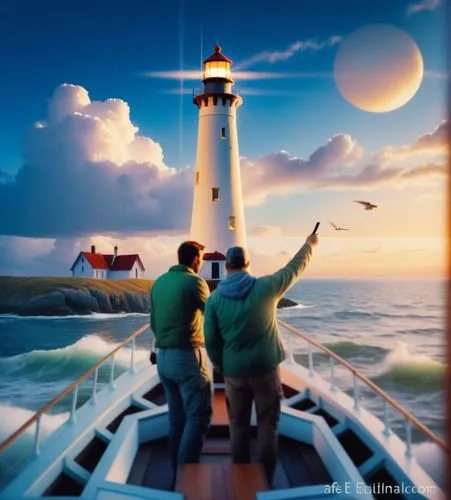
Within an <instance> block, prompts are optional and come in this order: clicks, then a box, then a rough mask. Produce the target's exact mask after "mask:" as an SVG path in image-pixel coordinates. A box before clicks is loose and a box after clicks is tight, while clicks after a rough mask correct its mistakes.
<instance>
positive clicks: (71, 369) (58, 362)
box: [0, 335, 149, 382]
mask: <svg viewBox="0 0 451 500" xmlns="http://www.w3.org/2000/svg"><path fill="white" fill-rule="evenodd" d="M118 345H119V344H118V343H108V342H106V341H105V340H104V339H102V338H100V337H98V336H97V335H88V336H85V337H83V338H81V339H80V340H78V341H77V342H75V343H74V344H72V345H69V346H67V347H62V348H60V349H52V350H48V351H46V350H35V351H31V352H28V353H25V354H19V355H16V356H11V357H9V358H0V375H1V376H2V377H8V378H12V377H14V378H17V377H26V378H28V379H32V380H33V381H35V382H38V381H52V380H55V381H58V380H61V379H65V380H68V379H73V378H75V377H76V376H78V375H81V374H82V373H84V372H85V371H87V370H88V369H89V368H91V366H93V365H94V364H95V363H97V362H98V361H99V360H100V359H102V358H103V357H104V356H106V355H107V354H109V353H110V352H111V351H113V350H114V349H115V348H116V347H117V346H118ZM130 355H131V349H130V347H125V348H124V349H122V350H121V351H119V352H118V353H117V354H116V355H115V364H116V366H117V367H118V372H119V371H120V370H121V369H122V371H123V370H124V369H125V368H126V367H127V366H128V364H129V363H130ZM148 355H149V353H148V350H144V349H137V350H136V351H135V361H136V362H138V363H139V362H141V361H144V360H145V359H147V357H148Z"/></svg>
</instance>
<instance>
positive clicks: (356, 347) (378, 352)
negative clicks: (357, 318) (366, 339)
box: [324, 340, 387, 361]
mask: <svg viewBox="0 0 451 500" xmlns="http://www.w3.org/2000/svg"><path fill="white" fill-rule="evenodd" d="M324 347H327V348H328V349H330V350H331V351H332V352H334V353H335V354H338V356H340V357H342V358H354V357H365V358H372V361H375V360H374V358H375V357H377V358H379V357H381V356H383V355H384V353H386V352H387V349H384V348H383V347H379V346H376V345H366V344H358V343H357V342H353V341H352V340H341V341H339V342H328V343H325V344H324Z"/></svg>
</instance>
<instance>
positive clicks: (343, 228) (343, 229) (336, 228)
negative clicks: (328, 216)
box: [329, 222, 349, 231]
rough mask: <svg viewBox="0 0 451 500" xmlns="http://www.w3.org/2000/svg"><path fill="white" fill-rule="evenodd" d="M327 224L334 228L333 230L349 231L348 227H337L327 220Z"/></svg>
mask: <svg viewBox="0 0 451 500" xmlns="http://www.w3.org/2000/svg"><path fill="white" fill-rule="evenodd" d="M329 224H330V225H331V226H332V227H333V228H334V229H335V231H349V229H347V228H345V227H338V226H337V225H336V224H334V223H333V222H329Z"/></svg>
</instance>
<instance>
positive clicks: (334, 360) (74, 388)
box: [0, 320, 450, 456]
mask: <svg viewBox="0 0 451 500" xmlns="http://www.w3.org/2000/svg"><path fill="white" fill-rule="evenodd" d="M278 322H279V324H280V325H281V326H282V327H283V328H285V329H286V330H288V331H289V332H291V333H293V334H294V335H296V336H298V337H300V338H302V339H303V340H304V341H305V342H307V349H308V373H309V376H310V377H313V376H314V375H315V371H314V364H313V348H316V349H317V350H319V351H321V352H322V353H324V354H326V355H327V356H328V357H329V359H330V360H331V363H330V386H331V390H332V391H334V390H336V389H337V385H336V379H335V366H336V364H338V365H341V366H343V367H344V368H346V369H347V370H348V371H349V372H351V373H352V376H353V398H354V409H356V410H358V409H359V408H360V396H359V386H358V380H360V381H361V382H363V383H364V384H366V385H367V386H368V387H369V388H370V389H371V390H372V391H373V392H374V393H375V394H377V395H378V396H380V397H381V398H382V399H383V404H384V419H383V420H384V434H385V435H387V436H388V435H390V434H391V432H392V431H391V429H390V425H389V418H388V408H389V406H391V407H392V408H393V409H394V410H395V411H397V412H398V413H400V414H401V415H402V416H403V418H404V426H405V432H406V455H407V456H412V426H415V427H416V428H417V429H418V430H419V431H421V432H422V433H423V434H424V435H425V436H427V437H428V438H429V439H430V440H431V441H432V442H434V443H435V444H437V445H438V446H439V447H440V448H441V449H442V450H443V451H445V452H446V453H449V451H450V450H449V447H448V445H447V443H445V441H444V440H442V439H441V438H439V437H438V436H436V435H435V434H434V433H433V432H432V431H431V430H430V429H428V428H427V427H426V426H425V425H424V424H422V423H421V422H420V421H419V420H418V419H417V418H415V417H414V416H413V415H412V414H411V413H410V412H409V411H408V410H406V409H405V408H403V407H402V406H401V405H400V404H399V403H397V402H396V401H395V400H394V399H393V398H391V397H390V396H389V395H388V394H386V393H385V392H384V391H383V390H382V389H380V388H379V387H378V386H377V385H376V384H375V383H374V382H372V381H371V380H370V379H369V378H368V377H366V376H365V375H363V374H362V373H360V372H359V371H358V370H357V369H356V368H355V367H354V366H352V365H351V364H350V363H348V362H347V361H345V360H344V359H342V358H341V357H340V356H338V355H337V354H335V353H334V352H333V351H331V350H330V349H328V348H327V347H325V346H323V345H322V344H320V343H318V342H315V341H314V340H312V339H311V338H310V337H308V336H307V335H305V334H303V333H302V332H301V331H299V330H298V329H296V328H294V327H293V326H291V325H289V324H288V323H285V322H284V321H282V320H278ZM148 328H149V325H148V324H146V325H143V326H142V327H141V328H139V329H138V330H136V331H135V332H134V333H133V334H132V335H130V336H129V337H127V338H126V339H125V340H123V341H122V342H121V343H120V344H119V345H118V346H117V347H116V348H115V349H114V350H113V351H111V352H110V353H109V354H107V355H106V356H104V357H103V358H102V359H100V360H99V361H98V362H97V363H95V364H94V365H93V366H92V367H91V368H90V369H89V370H87V371H86V372H85V373H83V374H82V375H81V376H80V377H78V378H77V379H76V380H75V381H74V382H72V384H70V385H69V386H68V387H67V388H66V389H64V390H63V391H62V392H61V393H60V394H58V395H57V396H56V397H55V398H53V399H52V400H51V401H49V402H48V403H47V404H46V405H45V406H44V407H42V408H41V409H40V410H38V411H37V412H36V413H35V414H34V415H33V416H32V417H31V418H30V419H29V420H27V421H26V422H25V423H24V424H23V425H21V426H20V427H19V428H18V429H17V430H16V431H15V432H14V433H13V434H11V435H10V436H9V437H8V438H7V439H6V440H5V441H3V442H2V443H0V453H1V452H3V451H4V450H6V449H7V448H8V447H9V446H10V445H11V444H13V443H14V442H15V441H16V440H17V439H18V438H19V437H20V436H22V435H23V434H24V432H26V431H27V430H28V429H29V428H30V427H31V426H32V425H33V424H36V427H35V435H34V444H33V454H34V455H39V453H40V449H39V447H40V433H41V420H42V417H43V415H44V414H45V413H47V412H48V411H49V410H50V409H52V408H53V407H54V406H55V405H56V404H58V403H59V402H60V401H61V400H62V399H63V398H64V397H66V396H67V395H68V394H70V393H72V394H73V396H72V406H71V411H70V415H69V421H71V422H75V421H76V419H77V416H76V410H77V401H78V389H79V387H80V384H81V383H82V382H83V381H84V380H86V379H87V378H88V377H90V376H91V375H92V374H94V379H93V385H92V395H91V401H92V403H93V404H96V403H97V392H98V391H97V387H98V384H97V379H98V375H99V369H100V367H101V366H103V365H105V363H107V362H108V361H110V375H109V384H110V387H111V388H112V389H114V388H115V355H116V354H117V353H118V352H119V351H121V350H122V349H124V348H125V347H126V346H127V345H128V344H130V343H131V345H132V346H131V355H130V367H129V370H130V371H131V372H132V373H133V372H134V371H135V350H136V338H137V337H138V336H139V335H141V334H142V333H144V332H145V331H146V330H147V329H148ZM292 355H293V354H292V353H291V356H292ZM293 361H294V358H293Z"/></svg>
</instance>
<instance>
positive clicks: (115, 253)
mask: <svg viewBox="0 0 451 500" xmlns="http://www.w3.org/2000/svg"><path fill="white" fill-rule="evenodd" d="M116 257H117V245H114V255H113V260H112V261H111V265H113V264H114V261H115V260H116Z"/></svg>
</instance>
